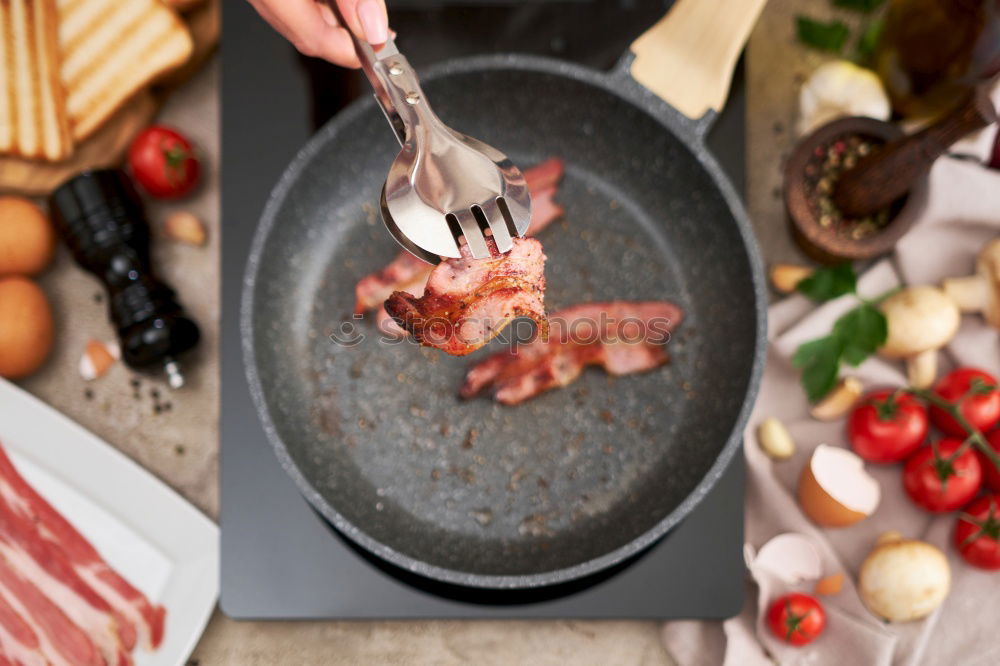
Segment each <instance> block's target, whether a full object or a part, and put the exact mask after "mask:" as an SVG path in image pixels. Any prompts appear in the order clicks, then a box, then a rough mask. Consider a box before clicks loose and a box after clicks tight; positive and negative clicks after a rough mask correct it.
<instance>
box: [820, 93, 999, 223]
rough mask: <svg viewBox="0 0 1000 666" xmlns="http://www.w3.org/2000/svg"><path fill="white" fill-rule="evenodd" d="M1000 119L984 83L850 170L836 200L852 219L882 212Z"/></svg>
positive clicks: (839, 185)
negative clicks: (962, 142) (964, 141)
mask: <svg viewBox="0 0 1000 666" xmlns="http://www.w3.org/2000/svg"><path fill="white" fill-rule="evenodd" d="M996 120H997V114H996V111H995V109H994V108H993V104H992V102H991V101H990V98H989V95H988V91H987V90H986V88H985V87H983V86H980V87H979V88H978V89H977V90H975V91H974V92H972V93H970V94H969V95H968V97H966V98H965V99H964V100H963V101H962V103H961V104H959V105H958V106H957V107H955V108H954V109H953V110H952V111H950V112H949V113H948V114H946V115H945V116H943V117H942V118H941V119H940V120H938V121H936V122H935V123H933V124H931V125H929V126H928V127H926V128H924V129H922V130H920V131H919V132H916V133H915V134H911V135H909V136H906V137H903V138H902V139H900V140H899V141H894V142H892V143H890V144H887V145H886V146H884V147H883V148H882V149H880V150H877V151H875V152H873V153H872V154H870V155H868V156H867V157H865V158H864V159H862V160H860V161H858V164H857V166H855V167H854V168H853V169H850V170H848V171H845V172H844V173H843V174H842V175H841V176H840V178H838V179H837V183H836V186H835V187H834V192H833V202H834V204H836V206H837V208H839V209H840V211H841V212H842V213H845V214H847V215H849V216H852V217H863V216H865V215H870V214H872V213H874V212H876V211H878V210H881V209H882V208H884V207H885V206H888V205H889V204H891V203H892V202H893V201H895V200H897V199H898V198H900V197H901V196H903V195H904V194H906V193H907V192H908V191H909V190H910V188H911V187H912V186H913V183H914V181H915V180H916V179H917V178H920V177H921V176H923V175H924V174H926V173H927V172H928V171H929V170H930V168H931V165H933V164H934V161H935V160H936V159H937V158H939V157H940V156H941V155H942V154H943V153H944V152H945V151H946V150H948V148H949V147H950V146H951V145H952V144H953V143H955V142H956V141H958V140H959V139H961V138H962V137H964V136H966V135H967V134H969V133H971V132H974V131H976V130H979V129H982V128H983V127H986V126H987V125H989V124H991V123H994V122H996Z"/></svg>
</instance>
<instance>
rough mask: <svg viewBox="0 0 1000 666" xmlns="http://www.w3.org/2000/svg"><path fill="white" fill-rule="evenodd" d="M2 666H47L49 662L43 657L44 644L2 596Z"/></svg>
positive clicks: (0, 634) (0, 610)
mask: <svg viewBox="0 0 1000 666" xmlns="http://www.w3.org/2000/svg"><path fill="white" fill-rule="evenodd" d="M0 654H2V655H3V659H0V666H3V665H4V664H21V665H23V666H46V665H47V664H48V660H47V659H45V657H44V656H43V655H42V644H41V642H40V641H39V640H38V636H37V635H35V632H34V631H32V629H31V627H30V626H29V625H28V623H27V622H25V621H24V619H23V618H22V617H21V616H20V615H18V614H17V613H16V612H14V609H12V608H11V607H10V606H8V605H7V603H6V602H5V601H4V600H3V597H2V596H0Z"/></svg>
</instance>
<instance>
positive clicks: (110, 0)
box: [57, 0, 193, 141]
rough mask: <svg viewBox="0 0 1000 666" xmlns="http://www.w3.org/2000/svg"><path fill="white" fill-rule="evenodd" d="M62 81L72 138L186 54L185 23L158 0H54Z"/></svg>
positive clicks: (189, 47) (94, 126)
mask: <svg viewBox="0 0 1000 666" xmlns="http://www.w3.org/2000/svg"><path fill="white" fill-rule="evenodd" d="M57 4H58V7H59V46H60V48H61V50H62V81H63V85H64V86H65V87H66V108H67V110H68V111H69V118H70V128H71V130H72V133H73V138H74V139H76V140H77V141H80V140H82V139H84V138H86V137H87V136H89V135H90V134H92V133H93V132H94V130H96V129H97V128H98V127H100V126H101V124H102V123H103V122H104V121H105V120H107V119H108V118H110V117H111V116H112V115H113V114H114V112H115V111H116V110H117V109H118V108H119V107H120V106H121V105H122V104H124V103H125V102H126V101H127V100H128V99H129V98H130V97H131V96H132V95H134V94H135V93H136V92H138V91H139V90H140V89H142V88H143V87H145V86H146V85H147V84H149V83H150V82H151V81H153V80H154V79H156V78H157V77H159V76H161V75H163V74H164V73H166V72H168V71H170V70H172V69H174V68H176V67H179V66H181V65H182V64H184V62H185V61H187V59H188V58H189V57H190V56H191V51H192V48H193V44H192V41H191V35H190V33H188V30H187V27H185V25H184V23H183V22H182V21H181V19H180V18H178V16H177V14H176V13H175V12H174V11H173V10H172V9H170V8H169V7H167V6H166V5H164V4H163V3H162V2H160V0H57Z"/></svg>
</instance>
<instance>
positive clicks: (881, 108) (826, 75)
mask: <svg viewBox="0 0 1000 666" xmlns="http://www.w3.org/2000/svg"><path fill="white" fill-rule="evenodd" d="M891 111H892V108H891V106H890V104H889V96H888V95H886V92H885V88H883V87H882V82H881V81H880V80H879V78H878V75H876V74H875V72H873V71H871V70H869V69H865V68H864V67H858V66H857V65H855V64H854V63H851V62H848V61H846V60H834V61H831V62H828V63H825V64H823V65H820V66H819V67H817V68H816V70H815V71H814V72H813V73H812V74H811V75H810V76H809V78H808V79H807V80H806V82H805V83H804V84H803V85H802V90H801V91H800V92H799V124H798V131H799V135H805V134H808V133H809V132H811V131H812V130H814V129H816V128H817V127H819V126H820V125H824V124H826V123H828V122H830V121H831V120H835V119H837V118H841V117H843V116H867V117H869V118H875V119H877V120H888V119H889V115H890V113H891Z"/></svg>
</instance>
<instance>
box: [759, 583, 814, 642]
mask: <svg viewBox="0 0 1000 666" xmlns="http://www.w3.org/2000/svg"><path fill="white" fill-rule="evenodd" d="M767 625H768V626H769V627H770V628H771V631H772V632H773V633H774V635H775V636H777V637H778V638H780V639H781V640H783V641H785V642H786V643H791V644H792V645H805V644H806V643H810V642H812V641H813V639H815V638H816V637H817V636H819V635H820V634H821V633H823V627H825V626H826V611H824V610H823V606H822V605H821V604H820V603H819V602H818V601H816V599H814V598H812V597H810V596H809V595H808V594H799V593H797V592H795V593H792V594H786V595H785V596H783V597H778V598H777V599H775V600H774V602H773V603H772V604H771V607H770V608H769V609H768V611H767Z"/></svg>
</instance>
